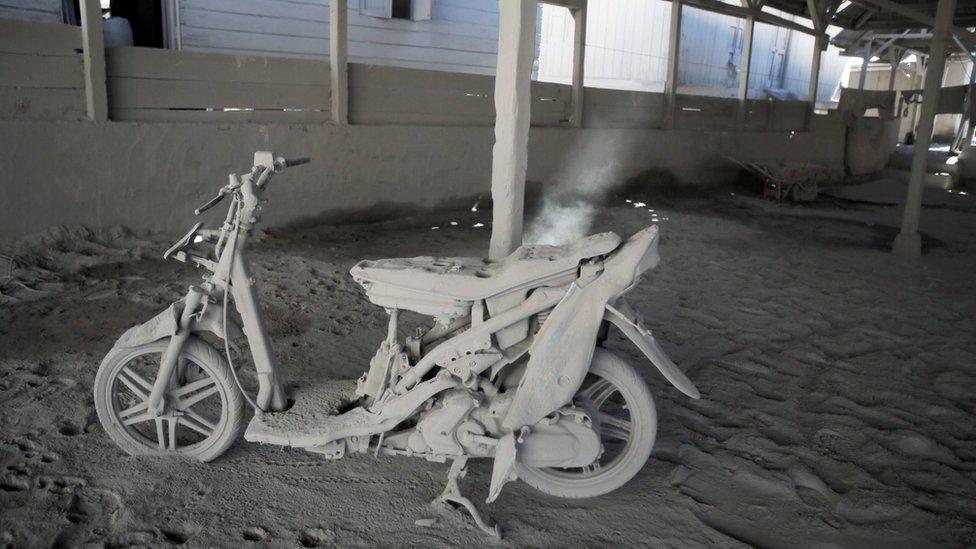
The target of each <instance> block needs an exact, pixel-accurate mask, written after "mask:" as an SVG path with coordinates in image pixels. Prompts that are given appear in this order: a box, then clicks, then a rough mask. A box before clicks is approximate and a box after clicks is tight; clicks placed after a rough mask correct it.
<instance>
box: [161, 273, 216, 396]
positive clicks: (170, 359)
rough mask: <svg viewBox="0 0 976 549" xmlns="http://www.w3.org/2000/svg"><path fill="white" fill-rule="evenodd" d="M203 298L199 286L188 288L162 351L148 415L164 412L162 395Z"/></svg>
mask: <svg viewBox="0 0 976 549" xmlns="http://www.w3.org/2000/svg"><path fill="white" fill-rule="evenodd" d="M205 296H206V293H204V291H203V289H202V288H200V287H199V286H190V290H189V291H188V292H187V293H186V297H185V298H184V300H183V303H184V306H183V313H182V314H181V315H180V322H179V325H178V326H177V329H176V333H175V334H173V336H172V337H170V338H169V344H168V345H167V346H166V350H165V351H163V358H162V359H161V360H160V363H159V373H158V374H156V381H155V382H154V383H153V388H152V391H151V392H150V393H149V413H151V414H154V415H159V414H162V413H164V412H165V408H166V401H165V400H164V399H163V395H164V394H165V393H166V391H167V390H168V389H169V388H170V386H171V384H172V380H173V374H174V373H175V371H176V366H177V364H178V363H179V358H180V353H181V352H182V351H183V345H185V344H186V340H187V339H188V338H189V337H190V332H191V331H192V328H193V316H194V315H195V314H196V313H197V311H198V309H199V308H200V303H201V302H202V301H203V299H204V297H205Z"/></svg>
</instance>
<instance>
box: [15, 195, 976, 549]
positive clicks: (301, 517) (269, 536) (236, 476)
mask: <svg viewBox="0 0 976 549" xmlns="http://www.w3.org/2000/svg"><path fill="white" fill-rule="evenodd" d="M625 198H627V199H631V202H630V203H627V202H624V199H625ZM640 203H642V204H643V205H642V206H640V207H635V204H640ZM650 209H653V210H655V211H654V212H649V211H648V210H650ZM972 210H973V208H972V206H971V205H965V204H962V205H958V204H957V205H955V206H952V207H943V208H940V209H939V210H938V211H934V210H933V212H935V214H937V215H935V214H933V215H927V216H923V225H922V228H921V229H922V232H923V234H924V235H926V236H928V237H929V240H927V241H929V242H932V243H933V244H932V247H931V249H930V250H928V254H927V255H926V257H925V258H924V260H923V261H922V262H918V263H912V262H904V261H900V260H898V259H897V258H895V257H892V256H891V254H890V253H888V252H887V251H886V245H887V244H888V243H889V242H890V239H891V238H892V237H893V235H894V234H895V229H894V228H895V227H897V222H898V219H899V216H898V211H897V210H896V209H895V208H890V207H883V206H864V205H852V204H850V203H841V202H837V201H828V200H827V199H824V200H820V201H818V202H816V203H814V204H813V205H810V206H805V207H802V208H797V207H790V206H786V207H783V206H774V205H771V204H767V203H762V202H759V201H756V200H752V199H747V198H741V197H739V196H731V195H728V194H722V195H721V196H719V197H711V198H708V199H697V198H674V197H670V198H662V197H660V196H636V195H635V196H626V197H619V199H615V202H613V203H612V204H610V205H608V206H606V207H602V208H600V209H599V210H598V211H597V212H596V216H595V218H594V226H593V231H592V232H599V231H609V230H612V231H614V232H616V233H618V234H634V233H636V232H638V231H639V230H640V229H641V228H642V227H645V226H646V225H648V224H649V223H650V222H651V221H652V219H654V218H657V219H658V223H659V224H660V225H661V235H662V236H661V241H660V254H661V257H662V262H661V265H660V266H659V267H658V268H657V269H655V270H654V271H651V272H649V273H648V274H647V275H646V276H645V280H644V282H643V283H642V284H640V285H638V286H637V287H636V288H634V289H633V290H632V291H631V292H630V293H628V294H627V299H628V301H629V302H630V304H631V306H632V307H633V308H634V309H635V310H637V311H639V312H641V313H642V314H643V316H644V317H645V319H647V324H648V326H649V327H650V328H651V329H652V330H653V331H654V332H655V334H656V335H657V337H658V339H659V341H660V342H661V345H662V347H664V349H665V350H666V351H667V352H668V354H670V356H671V358H673V359H674V361H675V362H676V363H677V364H678V365H679V366H680V367H681V368H682V370H684V372H685V373H686V374H688V376H689V377H690V378H692V379H694V380H695V383H696V384H697V386H698V388H699V389H700V391H701V396H702V398H701V399H700V400H693V399H689V398H687V396H685V395H683V394H681V392H680V391H679V390H678V389H676V388H674V387H672V386H671V385H670V384H669V383H668V382H667V381H666V380H664V378H663V377H662V376H661V375H660V374H659V373H657V371H656V369H654V368H652V367H647V368H644V367H641V368H639V369H638V370H636V371H637V372H639V375H640V376H641V378H642V380H643V382H646V383H647V384H648V385H649V386H650V388H651V394H652V395H653V397H654V399H655V401H656V408H657V424H658V436H657V440H656V443H655V445H654V450H653V453H652V454H651V457H650V460H649V461H648V462H647V464H646V465H645V466H644V467H643V468H642V469H641V470H640V471H639V472H638V473H637V475H636V477H634V479H633V480H632V481H631V482H629V483H628V484H626V485H624V486H623V487H622V488H620V489H618V490H617V491H615V492H612V493H610V494H609V495H606V496H602V497H598V498H591V499H579V500H565V499H559V498H554V497H551V496H547V495H545V494H543V493H541V492H538V491H536V490H534V489H532V488H531V487H529V486H527V485H525V484H523V483H512V484H509V485H508V486H506V487H505V489H504V490H503V491H501V493H500V496H499V498H498V500H497V502H496V503H495V504H494V505H492V506H490V507H489V508H487V510H488V514H489V515H490V516H491V517H492V518H493V519H495V520H497V521H498V522H500V523H501V524H503V525H504V527H505V530H506V531H505V534H506V538H505V540H504V541H502V542H501V543H502V544H511V545H525V544H528V545H536V546H554V545H563V546H566V545H601V544H627V545H653V546H661V545H671V546H739V545H741V544H742V543H743V542H745V543H750V544H756V545H765V546H779V547H797V546H813V545H821V544H836V545H841V546H877V545H879V544H887V545H893V546H899V545H914V546H918V545H933V544H934V545H950V546H958V545H965V544H972V543H974V542H976V537H974V536H976V528H974V520H976V513H974V511H973V508H972V507H973V506H972V505H971V502H972V500H973V498H974V497H976V486H974V478H973V477H974V475H973V470H974V468H976V422H974V421H973V420H974V417H973V416H974V406H976V396H974V393H973V387H974V384H976V367H974V363H976V361H974V358H976V336H974V334H976V330H974V325H973V319H972V311H973V310H976V303H974V301H976V297H974V293H973V292H972V290H971V287H972V278H971V273H972V272H973V271H974V267H976V265H974V263H976V260H974V259H973V258H974V257H976V256H974V255H973V252H974V251H976V250H974V248H976V245H974V244H973V242H974V237H976V223H974V221H973V220H972ZM451 221H455V222H457V225H451ZM486 222H487V216H486V215H484V214H483V213H482V212H474V213H472V212H467V211H465V212H463V213H461V212H458V213H455V214H437V215H435V216H431V217H428V218H416V219H406V220H399V221H394V222H388V223H383V224H374V225H357V226H343V227H312V228H306V229H291V230H283V231H273V232H271V233H269V234H267V235H264V237H263V238H261V239H260V240H259V241H257V242H254V243H253V245H252V246H251V247H250V249H249V251H250V258H251V263H252V269H253V276H254V278H255V280H256V281H257V282H258V284H259V286H258V290H259V291H258V298H259V299H260V301H261V303H263V304H264V308H265V312H266V322H267V329H268V333H269V335H270V339H271V341H272V342H273V347H274V350H275V352H276V354H277V357H278V361H279V363H280V370H281V376H282V378H283V379H286V380H288V385H287V386H286V387H285V389H286V390H288V391H293V392H296V393H300V392H301V391H302V390H303V388H308V387H313V386H318V387H321V389H320V390H322V391H326V392H328V387H332V386H334V384H333V383H322V380H325V379H329V380H335V381H336V383H339V384H340V386H341V380H350V379H354V378H356V377H358V376H359V375H360V374H361V373H362V371H363V367H364V363H365V362H366V361H368V360H369V359H370V358H371V357H373V356H374V355H375V351H376V349H375V345H376V343H377V342H380V341H383V340H384V339H385V338H386V337H387V335H388V321H389V317H388V315H387V313H386V312H385V311H384V310H383V309H382V308H381V307H377V306H376V305H373V304H371V303H369V301H368V300H367V298H366V296H365V295H364V293H363V292H362V290H361V288H360V286H359V285H358V284H357V283H356V281H354V280H353V279H352V277H350V276H349V274H348V272H349V269H350V268H351V267H353V265H355V264H356V263H357V262H358V261H359V260H360V259H362V258H384V257H393V256H400V257H411V256H420V255H425V254H430V253H432V252H433V251H436V253H438V254H440V255H445V256H470V255H471V251H472V250H484V249H486V244H487V237H488V233H487V230H486V228H485V227H474V225H476V224H477V223H486ZM432 226H437V227H439V228H438V229H437V230H432V229H431V227H432ZM166 246H167V244H166V242H165V240H164V239H160V238H156V237H153V236H146V235H141V236H140V235H132V234H130V233H128V232H126V231H122V230H117V231H105V232H91V231H83V230H71V229H66V230H62V231H57V232H52V233H51V234H49V235H48V236H47V237H46V238H45V239H43V240H35V241H34V242H33V245H32V243H29V242H28V243H23V244H22V245H21V246H20V247H19V248H18V249H17V250H15V251H16V255H17V256H18V264H19V265H20V267H19V268H18V269H16V270H15V273H14V274H15V275H16V277H14V278H16V280H15V281H12V279H10V278H6V279H4V280H3V281H0V282H3V286H2V288H3V292H4V295H5V296H7V297H6V298H5V304H4V306H3V308H2V309H0V402H2V404H0V432H2V439H0V442H2V446H0V460H2V466H3V470H2V472H0V474H2V477H0V488H2V490H0V542H2V543H4V544H10V545H15V546H37V545H42V546H46V545H50V544H53V543H62V544H82V543H86V542H91V543H94V544H97V545H108V546H125V545H130V544H165V543H174V544H175V543H186V544H188V545H194V546H202V545H214V544H224V545H239V544H242V543H250V542H261V543H268V544H272V545H285V546H293V545H304V546H329V545H339V546H355V545H361V546H374V545H392V544H396V545H410V544H414V545H422V546H430V545H443V544H464V545H479V544H490V543H492V542H491V541H490V538H486V537H484V536H482V535H481V534H480V532H479V531H478V530H477V528H476V526H475V525H474V523H473V522H472V521H471V519H470V518H469V517H468V516H467V515H464V514H461V513H459V512H456V511H449V510H441V511H439V512H438V511H437V510H435V509H432V508H431V507H430V505H429V504H430V502H431V500H433V499H434V498H435V497H437V495H438V494H440V493H441V490H442V487H443V484H444V482H445V480H446V477H447V473H448V468H449V466H448V465H447V464H440V463H432V462H427V461H425V460H422V459H404V458H400V457H396V458H394V457H388V456H382V455H381V456H379V457H374V456H373V454H372V453H368V454H357V455H351V456H349V457H348V458H346V459H343V460H338V461H328V460H325V459H323V457H322V456H320V455H317V454H313V453H308V452H304V451H300V450H288V449H286V450H280V449H278V448H276V447H272V446H269V445H258V444H248V443H246V442H244V441H243V440H239V439H238V440H237V441H236V442H235V443H234V444H232V445H231V446H230V448H229V450H228V451H227V452H226V453H224V454H223V455H222V456H221V457H220V458H219V459H216V460H214V461H212V462H210V463H199V462H197V461H194V460H189V459H181V458H175V459H174V458H172V457H155V456H144V457H131V456H129V455H127V454H125V453H124V452H123V451H121V450H120V449H119V448H118V447H117V446H116V445H115V444H114V443H113V442H112V440H111V439H110V438H109V437H108V436H107V435H106V434H105V432H104V430H103V429H102V428H101V426H100V424H99V421H98V418H97V414H96V412H95V403H94V402H93V401H92V398H91V387H92V385H93V383H94V377H95V372H96V369H97V367H98V363H99V362H100V361H101V359H102V357H103V356H104V355H105V354H106V353H108V352H109V350H110V349H111V348H112V346H113V344H114V342H115V339H116V337H117V334H120V333H122V332H124V331H125V330H126V328H128V327H129V326H132V325H135V324H139V323H141V322H143V321H144V320H145V319H146V318H149V317H152V316H153V315H154V314H156V313H157V312H158V311H160V310H162V309H163V308H165V307H167V306H168V305H169V304H170V303H171V302H172V299H173V296H177V295H180V294H183V293H185V291H186V288H187V286H188V285H189V284H191V283H199V282H200V278H199V275H200V273H199V272H193V271H191V270H189V269H187V268H186V267H185V266H181V265H178V264H175V263H172V262H163V261H162V260H160V259H159V254H160V252H161V250H163V249H165V248H166ZM0 274H3V273H0ZM400 323H401V325H402V326H403V328H402V329H403V330H404V333H411V332H412V331H413V330H414V329H415V328H417V327H421V326H426V325H427V324H426V319H424V318H423V317H421V316H419V315H416V314H414V313H411V312H404V313H402V318H400ZM606 348H607V349H608V351H609V352H611V353H613V354H614V355H616V356H618V357H620V358H621V359H622V360H624V361H627V362H628V363H630V364H635V365H636V364H640V363H641V362H642V361H644V360H646V359H644V358H643V356H644V355H643V353H641V351H640V350H638V349H637V348H635V347H634V346H633V345H632V343H631V342H630V341H629V340H627V339H626V338H625V337H624V336H623V335H622V334H621V333H620V332H611V335H610V336H609V339H608V340H607V342H606ZM201 361H203V360H201ZM204 362H205V361H204ZM250 371H252V370H251V368H250V367H249V366H248V367H246V368H244V369H242V370H241V374H240V375H241V381H242V383H243V384H244V386H245V388H247V389H248V390H249V394H252V395H253V394H255V391H256V389H257V382H258V380H257V379H256V378H255V376H254V375H253V374H251V373H249V372H250ZM191 375H201V374H200V373H199V372H193V373H192V374H191ZM608 375H613V374H608ZM350 383H351V382H350ZM334 398H335V401H334V402H336V404H335V405H336V406H341V402H343V401H344V398H345V397H343V396H342V391H341V390H339V391H338V393H337V394H336V395H335V396H334ZM248 414H249V413H246V414H245V417H244V419H243V420H244V421H247V420H248ZM491 476H492V471H491V465H490V462H488V461H485V462H483V463H479V462H474V461H472V462H471V464H470V465H469V467H468V474H467V476H466V477H465V478H464V479H462V480H461V481H460V486H461V490H462V491H464V492H465V493H466V494H467V495H470V496H471V497H472V499H473V500H476V501H477V500H483V499H484V498H485V497H486V496H487V494H488V486H489V483H490V479H491ZM418 520H419V521H420V524H422V525H425V526H420V525H418V524H417V522H418ZM472 540H474V541H472Z"/></svg>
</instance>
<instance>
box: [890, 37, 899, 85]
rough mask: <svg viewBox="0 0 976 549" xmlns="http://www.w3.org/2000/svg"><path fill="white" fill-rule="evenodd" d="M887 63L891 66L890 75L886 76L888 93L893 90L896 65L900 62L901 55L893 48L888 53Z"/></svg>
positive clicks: (896, 72)
mask: <svg viewBox="0 0 976 549" xmlns="http://www.w3.org/2000/svg"><path fill="white" fill-rule="evenodd" d="M888 61H889V63H890V64H891V73H890V74H889V75H888V91H894V90H895V78H897V77H898V63H899V62H901V54H900V53H898V51H897V50H895V48H891V50H889V51H888Z"/></svg>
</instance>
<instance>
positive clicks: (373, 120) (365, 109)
mask: <svg viewBox="0 0 976 549" xmlns="http://www.w3.org/2000/svg"><path fill="white" fill-rule="evenodd" d="M494 94H495V80H494V78H493V77H491V76H484V75H479V74H461V73H450V72H442V71H432V70H421V69H406V68H400V67H381V66H377V65H360V64H350V65H349V121H350V123H352V124H363V125H389V124H413V125H423V126H491V125H493V124H494V123H495V95H494ZM570 96H571V88H570V86H567V85H564V84H550V83H546V82H533V83H532V125H534V126H554V125H559V124H560V123H561V122H562V121H564V120H566V119H567V113H568V112H569V111H568V109H569V100H570Z"/></svg>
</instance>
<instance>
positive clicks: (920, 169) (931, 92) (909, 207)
mask: <svg viewBox="0 0 976 549" xmlns="http://www.w3.org/2000/svg"><path fill="white" fill-rule="evenodd" d="M955 12H956V0H939V5H938V8H937V9H936V12H935V27H934V28H933V29H932V41H931V43H930V45H929V66H928V68H927V69H926V70H925V87H924V88H922V108H921V115H920V116H919V118H920V120H919V123H918V133H917V134H916V136H915V150H914V151H913V153H912V174H911V177H910V179H909V180H908V197H907V198H906V199H905V210H904V214H903V217H902V224H901V232H900V233H899V234H898V236H897V237H896V238H895V241H894V243H893V244H892V247H891V251H893V252H894V253H896V254H898V255H901V256H906V257H918V256H920V255H922V239H921V237H920V236H919V235H918V218H919V215H920V214H921V212H922V191H923V190H924V188H925V164H926V161H927V160H928V155H929V142H930V141H931V139H932V127H933V125H934V124H935V113H936V111H937V110H938V106H939V97H940V95H941V89H942V73H943V71H944V70H945V52H946V45H947V43H948V41H949V27H950V26H951V25H952V18H953V15H954V14H955Z"/></svg>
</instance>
